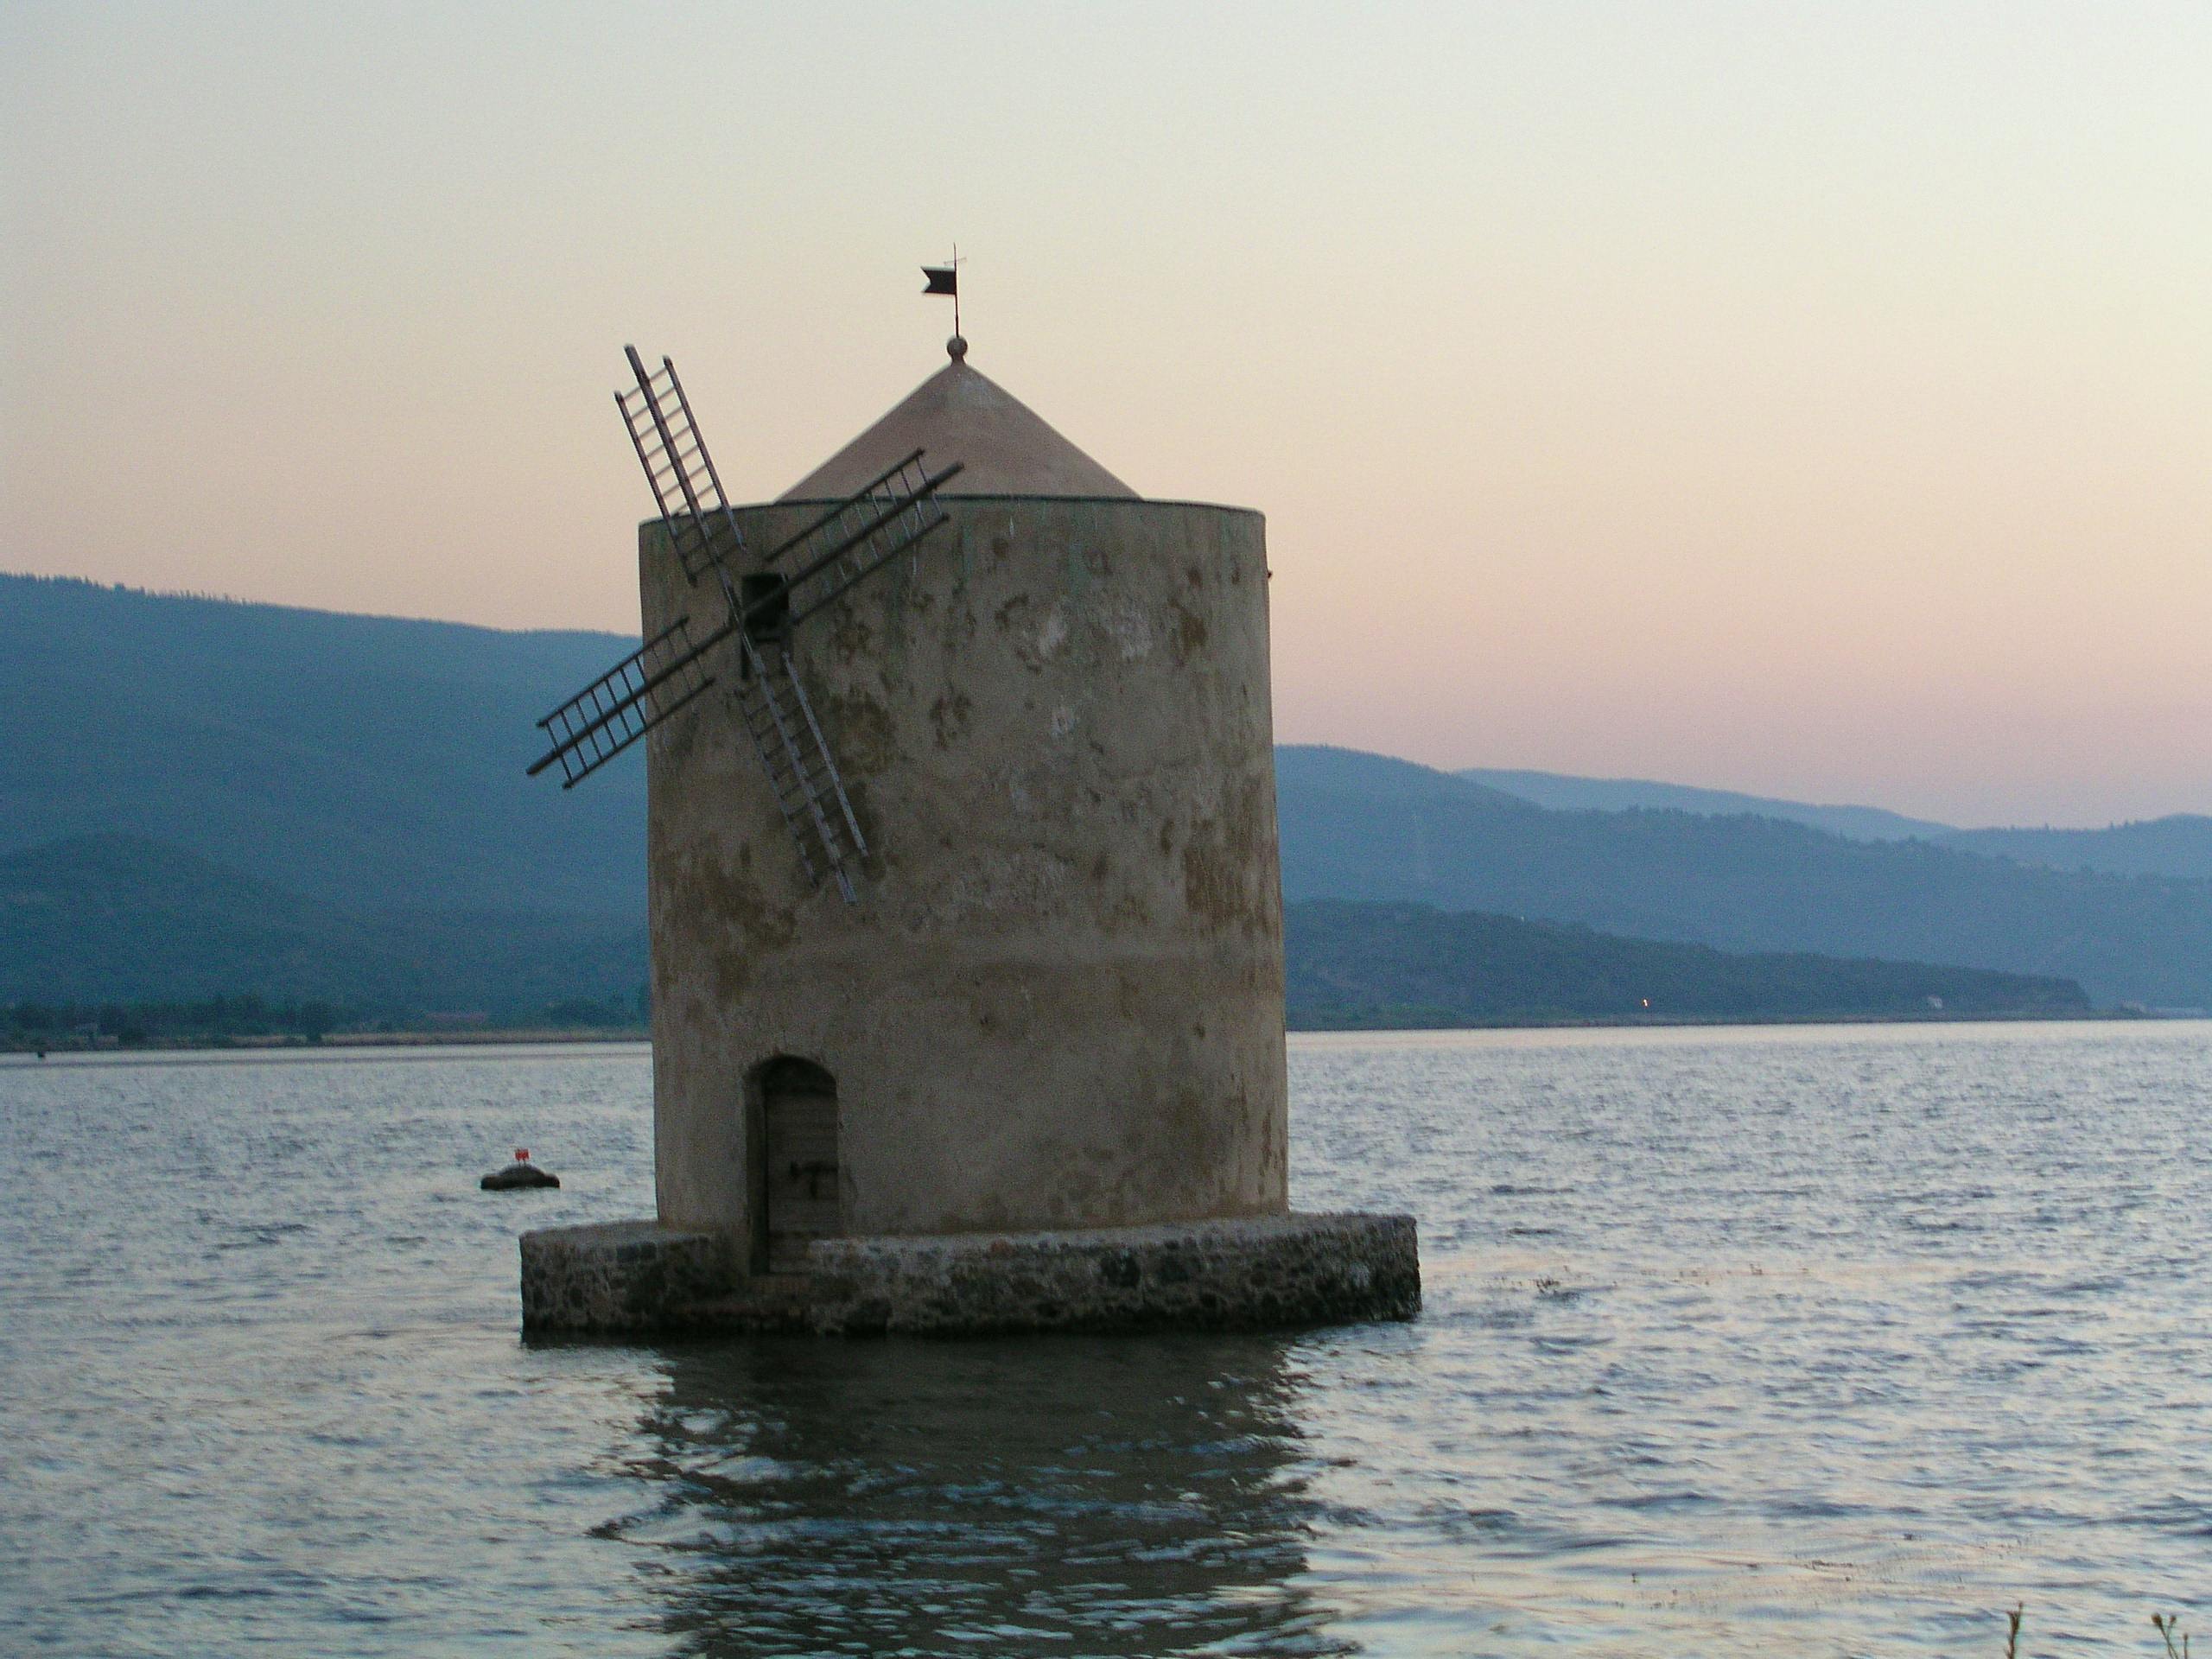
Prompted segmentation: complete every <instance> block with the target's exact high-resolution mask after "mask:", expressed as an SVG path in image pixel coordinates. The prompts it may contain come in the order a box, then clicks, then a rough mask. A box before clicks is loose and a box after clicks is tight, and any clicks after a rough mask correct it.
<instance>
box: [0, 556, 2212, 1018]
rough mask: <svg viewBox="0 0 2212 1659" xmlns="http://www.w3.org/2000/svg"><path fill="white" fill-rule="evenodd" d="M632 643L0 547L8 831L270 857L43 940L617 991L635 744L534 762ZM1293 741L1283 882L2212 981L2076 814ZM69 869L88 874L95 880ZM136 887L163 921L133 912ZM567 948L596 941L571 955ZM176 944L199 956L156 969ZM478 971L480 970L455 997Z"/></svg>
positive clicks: (1773, 946) (2174, 891)
mask: <svg viewBox="0 0 2212 1659" xmlns="http://www.w3.org/2000/svg"><path fill="white" fill-rule="evenodd" d="M625 645H626V641H624V640H623V639H620V638H619V637H617V636H613V635H604V634H588V633H503V632H497V631H494V630H489V629H483V628H470V627H462V626H455V625H452V624H446V623H434V622H411V621H404V620H393V619H390V618H378V617H357V616H340V615H333V614H329V613H321V612H314V611H302V610H288V609H284V608H282V607H273V606H262V605H238V604H231V603H226V602H224V601H210V600H196V599H186V598H170V597H156V596H151V595H147V594H137V593H130V592H124V591H120V590H117V589H113V588H99V587H95V586H92V585H90V584H87V583H84V582H45V581H39V580H35V579H32V578H27V577H0V854H6V853H9V852H11V851H22V850H23V849H29V848H32V847H34V846H40V845H43V844H45V843H49V842H55V841H57V840H62V839H66V838H75V837H83V836H113V835H117V834H122V835H125V836H131V835H135V836H141V837H144V838H147V839H149V840H151V841H154V842H160V843H162V844H163V845H164V846H165V847H168V848H173V849H182V850H183V851H184V852H185V853H188V854H196V855H199V856H200V857H201V858H203V859H209V860H213V861H214V863H215V864H217V865H219V866H220V867H222V868H223V870H225V871H227V872H232V873H235V874H234V876H233V877H232V878H231V879H232V880H238V881H245V882H249V883H262V884H266V888H265V890H264V891H262V892H261V893H260V895H259V897H257V898H255V899H252V900H251V902H249V901H248V898H247V896H246V895H245V893H242V892H240V891H238V890H237V889H235V888H219V883H217V882H216V878H215V877H214V876H213V875H212V874H209V873H207V872H206V871H204V870H203V871H201V872H200V874H199V876H194V874H192V871H191V869H190V868H189V867H187V866H184V865H171V866H168V867H166V868H167V874H161V875H159V877H158V880H157V879H156V876H155V875H149V876H148V877H147V881H148V883H149V884H150V885H149V886H148V887H146V888H145V890H144V891H143V893H138V895H137V897H136V898H133V899H131V901H130V902H131V905H132V906H136V907H135V908H129V907H126V908H125V909H122V910H118V912H116V915H117V918H118V919H117V920H115V921H114V923H113V925H108V924H102V925H103V926H105V927H107V928H108V931H107V932H105V933H98V932H95V933H90V934H87V935H86V937H85V938H84V941H83V943H82V946H81V948H80V949H79V948H78V947H77V942H76V941H75V940H74V939H73V938H71V936H69V935H67V933H66V932H65V933H49V934H48V936H46V937H47V938H48V940H49V943H58V944H59V946H60V947H62V948H65V949H76V950H77V956H76V957H73V958H69V959H70V960H73V961H77V962H79V963H81V965H82V968H83V971H84V973H85V975H86V976H87V980H88V981H89V979H90V978H91V977H96V975H95V973H94V969H96V968H101V970H102V971H106V970H108V969H112V970H113V972H115V973H117V974H125V975H136V976H138V977H137V978H135V979H132V980H131V981H130V986H131V987H132V988H130V989H129V990H128V994H130V995H146V996H155V995H202V994H213V993H216V992H222V993H231V992H238V991H248V990H251V991H257V992H259V993H260V994H262V995H327V996H331V997H334V998H341V999H342V998H344V997H345V996H346V995H348V993H347V991H346V988H344V987H343V986H341V985H340V984H339V983H338V982H337V981H336V980H335V979H334V978H332V977H331V975H332V974H333V973H334V972H335V971H336V968H335V964H339V963H346V962H356V963H364V964H368V966H366V967H364V969H362V971H363V973H364V974H365V976H366V978H365V980H364V981H363V983H365V984H368V985H372V986H374V987H376V988H378V989H377V993H376V994H377V995H379V996H383V995H392V996H398V995H401V994H402V993H403V992H404V993H405V995H407V996H408V997H410V998H416V997H419V998H420V999H422V1000H423V1001H424V1002H425V1003H428V1004H429V1005H434V1006H442V1005H444V1004H446V1003H447V1002H448V1001H466V1002H467V1004H468V1005H469V1006H472V1007H473V1006H480V1005H482V1003H483V1002H484V1001H487V1000H492V999H495V998H507V997H514V998H520V999H528V998H534V997H535V996H536V995H537V989H538V988H544V989H545V990H546V991H547V994H548V995H560V996H567V995H588V994H598V993H594V992H593V991H592V990H591V989H590V988H589V987H588V986H587V985H583V984H576V983H571V982H570V981H572V980H574V979H575V978H576V977H577V976H578V975H579V974H581V976H582V977H583V978H585V979H587V980H591V979H593V978H594V976H599V979H600V981H601V982H607V981H613V982H619V984H620V988H622V989H624V990H625V991H626V992H627V991H628V989H629V988H630V987H632V986H633V985H634V983H635V981H636V977H637V976H636V975H634V974H633V973H632V972H631V970H630V969H629V968H627V967H621V966H618V965H617V963H618V962H635V961H637V960H639V957H638V956H637V954H636V953H637V952H638V951H639V950H640V949H641V947H640V946H639V944H638V935H639V922H640V919H641V917H642V912H643V883H644V817H645V813H644V802H643V793H644V768H643V766H641V765H639V764H635V763H633V762H629V761H626V762H623V763H618V764H617V765H615V766H612V767H609V768H608V769H607V772H605V773H604V774H603V775H601V776H600V777H597V778H594V779H593V780H592V781H591V783H590V784H589V785H587V786H586V787H584V788H582V789H579V790H575V791H569V792H566V793H564V792H563V791H561V790H559V789H558V788H556V787H554V786H552V785H550V784H549V783H548V781H547V780H546V779H543V778H540V779H528V778H525V777H524V766H525V765H526V764H527V762H528V761H529V760H531V758H532V756H533V755H534V754H535V753H536V751H537V744H536V742H535V741H534V740H535V739H536V736H537V732H536V728H535V726H534V723H533V722H534V721H535V718H536V716H537V715H538V714H539V713H541V712H542V711H543V709H545V708H546V707H547V706H548V705H549V704H550V703H551V702H555V701H556V700H557V699H558V698H559V697H561V696H563V695H565V694H566V693H567V692H569V690H572V689H573V688H575V686H577V685H579V684H581V683H583V682H584V681H585V680H587V679H588V678H589V677H592V676H593V675H594V674H595V673H596V672H598V671H600V670H601V668H603V667H604V666H605V665H606V664H607V663H608V662H610V661H612V660H613V658H616V657H617V656H619V655H620V653H621V652H622V650H623V649H624V647H625ZM1278 760H1279V775H1280V780H1281V790H1280V800H1281V823H1282V836H1283V874H1284V885H1285V890H1286V893H1287V896H1288V897H1289V898H1290V899H1293V900H1300V899H1364V900H1378V901H1387V902H1414V903H1421V904H1427V905H1431V906H1436V907H1438V908H1439V909H1441V910H1445V911H1452V912H1468V911H1485V912H1504V913H1507V914H1511V915H1517V916H1525V917H1529V918H1536V919H1542V920H1548V921H1553V922H1564V923H1574V924H1580V925H1586V926H1589V927H1593V928H1599V929H1603V930H1605V931H1610V932H1614V933H1620V934H1626V935H1633V936H1639V937H1643V938H1656V939H1669V940H1677V941H1688V942H1699V943H1705V944H1713V945H1715V946H1719V947H1721V948H1724V949H1727V950H1758V951H1813V952H1818V953H1822V954H1826V955H1830V956H1836V957H1880V958H1887V959H1891V960H1897V961H1908V962H1910V961H1918V962H1956V963H1966V964H1969V965H1972V966H1975V967H1980V968H1986V969H2000V970H2005V971H2011V972H2019V973H2031V974H2048V975H2056V976H2061V977H2065V978H2071V979H2075V980H2078V981H2080V982H2082V984H2083V985H2084V986H2085V987H2087V988H2088V991H2089V992H2090V994H2091V995H2093V996H2094V997H2096V998H2097V999H2099V1000H2100V1001H2144V1002H2148V1003H2152V1004H2158V1005H2194V1006H2212V880H2194V879H2179V878H2175V877H2171V876H2168V875H2148V874H2146V875H2138V876H2122V875H2115V874H2083V873H2082V872H2081V871H2080V870H2078V869H2076V868H2072V867H2073V866H2074V865H2075V864H2078V863H2081V862H2091V863H2094V861H2095V857H2096V856H2097V855H2096V854H2094V851H2093V852H2092V853H2091V854H2090V855H2087V856H2083V855H2082V852H2081V849H2082V847H2083V846H2085V845H2087V844H2088V843H2087V842H2077V841H2075V840H2071V839H2067V837H2068V836H2069V833H2070V832H2064V831H2059V832H2049V836H2055V837H2057V838H2058V839H2056V840H2052V839H2050V838H2049V836H2045V832H2019V833H2020V834H2021V835H2023V836H2027V837H2029V838H2030V840H2029V841H2028V842H2018V843H2013V844H2008V846H2007V850H2010V851H2012V852H2015V853H2017V854H2019V855H2031V854H2032V853H2034V852H2036V851H2037V850H2038V849H2042V850H2047V851H2049V852H2050V855H2051V856H2052V858H2053V861H2054V862H2056V864H2058V865H2059V866H2060V867H2061V868H2037V867H2034V866H2031V865H2026V864H2022V863H2017V862H2012V861H2008V860H2005V859H1999V858H1995V857H1988V856H1982V855H1977V854H1975V853H1973V852H1970V851H1967V850H1963V849H1961V847H1959V846H1955V845H1952V844H1950V842H1949V838H1947V840H1946V842H1944V843H1942V844H1937V843H1931V842H1926V841H1896V840H1871V841H1870V840H1850V839H1844V838H1841V837H1840V836H1834V835H1831V834H1827V833H1824V832H1822V831H1821V830H1819V829H1815V828H1812V827H1810V826H1808V825H1805V824H1802V823H1789V822H1784V821H1782V820H1779V819H1777V818H1776V817H1771V816H1764V817H1757V816H1745V815H1738V816H1719V817H1716V816H1712V815H1710V814H1709V813H1704V812H1700V813H1695V814H1693V813H1689V812H1684V811H1680V810H1649V809H1639V810H1627V811H1598V810H1548V809H1546V808H1544V807H1541V806H1539V805H1536V804H1534V803H1531V802H1529V801H1528V800H1525V799H1522V798H1519V797H1517V796H1516V795H1513V794H1510V793H1508V792H1505V791H1501V790H1497V789H1494V788H1490V787H1487V786H1485V785H1482V784H1480V783H1478V782H1475V781H1471V780H1470V779H1465V778H1461V777H1456V776H1453V775H1451V774H1448V773H1445V772H1437V771H1433V770H1431V769H1429V768H1427V767H1423V766H1413V765H1411V764H1409V763H1407V762H1403V761H1397V760H1386V759H1384V758H1383V757H1380V756H1376V755H1366V754H1360V753H1355V752H1351V751H1347V750H1339V749H1319V748H1300V747H1287V748H1285V749H1283V750H1281V752H1280V753H1279V757H1278ZM2203 822H2204V821H2202V820H2180V821H2173V820H2168V821H2162V823H2160V824H2157V825H2141V826H2126V827H2124V828H2123V829H2120V830H2114V831H2108V832H2104V836H2105V837H2106V839H2105V840H2103V841H2101V842H2097V843H2096V844H2097V845H2098V846H2104V847H2121V846H2129V847H2133V848H2136V849H2138V852H2139V856H2141V857H2142V858H2144V859H2145V860H2152V861H2164V860H2171V859H2181V858H2183V857H2184V856H2189V857H2194V856H2196V854H2194V853H2192V852H2190V850H2189V849H2190V846H2192V845H2194V842H2192V840H2191V838H2192V837H2194V836H2198V835H2199V834H2200V833H2201V826H2202V823H2203ZM1964 833H1968V834H1974V833H1980V832H1964ZM2037 837H2044V839H2040V840H2038V839H2036V838H2037ZM71 856H72V857H80V858H89V857H90V855H89V854H86V853H85V852H84V850H83V849H79V851H78V852H77V853H74V854H72V855H71ZM134 856H137V855H134ZM149 856H150V855H149ZM124 862H125V863H127V862H128V861H127V860H126V861H124ZM86 868H91V866H90V865H87V866H86ZM107 868H108V872H109V874H110V875H111V876H112V877H113V878H114V879H115V880H118V881H123V880H125V879H126V876H127V874H128V873H127V871H125V870H124V868H122V867H121V866H119V865H117V864H116V863H115V862H114V861H113V860H112V859H111V861H110V864H109V866H108V867H107ZM2192 868H2201V867H2198V866H2193V867H2192ZM22 873H23V872H22V871H21V870H19V871H18V872H17V874H22ZM52 874H53V872H52V871H51V870H48V872H47V875H49V876H50V875H52ZM201 877H204V878H205V879H207V880H208V881H209V882H210V883H213V884H214V885H215V887H217V888H219V890H220V891H221V892H223V893H226V894H227V897H226V898H225V899H223V900H222V902H220V903H215V902H213V901H212V900H211V901H210V902H209V903H208V904H207V906H205V907H204V910H203V911H202V912H194V915H193V917H192V918H191V919H190V920H189V921H188V922H180V921H178V920H176V919H175V916H176V915H179V914H181V913H182V912H174V911H173V910H170V909H165V908H164V907H163V906H175V905H183V904H184V903H185V902H186V900H187V899H188V898H189V896H190V895H189V893H188V889H189V887H190V885H191V882H192V881H193V880H198V879H200V878H201ZM41 879H45V878H44V877H41ZM86 880H90V878H89V877H87V878H86ZM211 890H213V889H211ZM75 891H77V892H78V893H79V894H80V896H83V897H85V899H86V903H92V902H93V901H92V898H91V896H90V895H91V893H92V888H91V887H88V886H83V885H80V886H79V887H78V888H77V889H75ZM123 891H124V892H125V893H126V894H128V893H130V892H132V891H133V890H132V889H130V888H129V887H127V885H126V887H125V888H124V889H123ZM156 893H160V894H166V895H167V897H164V898H161V899H160V900H159V902H158V903H156V902H155V901H154V895H156ZM142 899H143V900H144V902H141V900H142ZM310 901H311V902H310ZM302 904H306V905H308V908H306V909H301V908H299V906H302ZM287 906H291V908H287ZM464 912H468V913H473V915H471V916H470V917H469V918H468V919H466V920H464V919H461V918H462V915H463V913H464ZM495 912H496V913H497V915H496V918H494V913H495ZM28 915H29V912H14V913H11V915H10V935H11V937H10V939H8V940H0V948H10V947H23V941H24V940H25V939H26V938H28V937H29V936H27V935H25V934H23V933H22V931H20V930H21V927H22V926H24V925H29V924H28V923H27V922H25V921H24V918H25V917H26V916H28ZM126 915H127V916H128V917H135V918H137V920H138V922H139V923H141V924H143V926H144V927H145V928H146V929H148V930H149V931H152V932H155V933H158V934H159V936H160V937H158V938H153V939H152V942H151V943H150V944H143V943H139V942H134V941H133V939H132V938H130V937H129V936H128V934H127V932H126V931H124V930H123V927H122V920H121V919H120V918H124V917H125V916H126ZM593 918H596V920H594V919H593ZM249 924H251V926H250V927H249ZM595 927H596V928H599V929H601V931H596V932H594V931H593V929H594V928H595ZM255 928H257V929H259V930H260V931H258V932H254V931H251V930H252V929H255ZM102 940H106V941H107V943H101V941H102ZM533 940H534V941H535V944H531V943H529V942H530V941H533ZM256 941H258V943H256ZM23 948H28V947H23ZM570 949H573V950H577V951H580V952H581V953H582V955H581V957H580V958H579V960H580V961H581V962H582V964H583V966H582V967H581V968H579V969H571V968H570V967H569V965H568V963H567V959H566V958H564V957H563V956H562V955H561V954H560V953H561V952H562V951H563V950H570ZM257 950H269V951H275V952H277V956H276V957H275V959H276V960H278V961H280V962H282V963H284V964H285V968H284V973H283V976H280V982H274V983H272V982H266V981H260V982H251V983H246V982H240V981H239V980H238V979H236V978H232V977H229V976H231V975H232V974H233V973H236V972H238V971H240V970H242V968H243V965H244V964H246V963H251V961H253V960H256V959H257V958H256V957H255V952H256V951H257ZM102 951H105V952H106V954H105V955H104V956H103V955H101V954H100V952H102ZM623 951H629V952H631V953H632V954H631V956H629V957H622V956H621V954H620V953H621V952H623ZM595 952H597V953H603V954H594V953H595ZM195 953H198V954H197V955H196V956H195ZM16 959H17V960H19V961H20V960H22V957H21V956H20V954H19V955H18V957H17V958H16ZM533 962H534V963H535V964H536V965H532V963H533ZM162 963H167V964H168V967H167V968H166V969H163V970H162V971H165V972H167V971H170V970H174V972H175V973H177V974H187V975H188V976H189V975H197V974H199V972H200V968H201V967H203V966H204V967H206V968H207V974H206V975H205V976H202V977H199V978H196V979H194V982H193V984H192V985H191V986H189V987H180V986H178V985H176V984H174V983H164V984H162V985H160V986H156V985H153V984H152V983H151V982H150V978H149V976H153V975H154V973H155V969H156V966H157V965H159V964H162ZM595 963H596V964H602V965H601V966H594V965H593V964H595ZM102 964H105V967H104V968H102ZM470 974H474V975H476V976H479V977H478V979H477V980H476V981H471V980H470V979H469V978H468V976H469V975H470ZM472 982H474V983H480V984H481V985H483V986H484V987H486V988H485V989H483V990H481V991H480V992H476V993H474V994H468V995H464V993H463V989H462V988H463V987H464V986H466V985H467V984H469V983H472ZM0 994H4V993H0ZM18 994H21V995H41V996H49V997H51V996H58V995H65V994H67V995H74V994H75V993H74V992H73V991H69V990H67V988H57V987H54V986H51V985H48V986H42V987H34V988H27V989H25V990H24V991H22V992H20V993H18ZM98 994H99V995H124V994H126V988H124V987H122V986H119V985H118V984H115V983H111V982H104V983H103V984H102V985H100V986H99V988H98Z"/></svg>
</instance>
